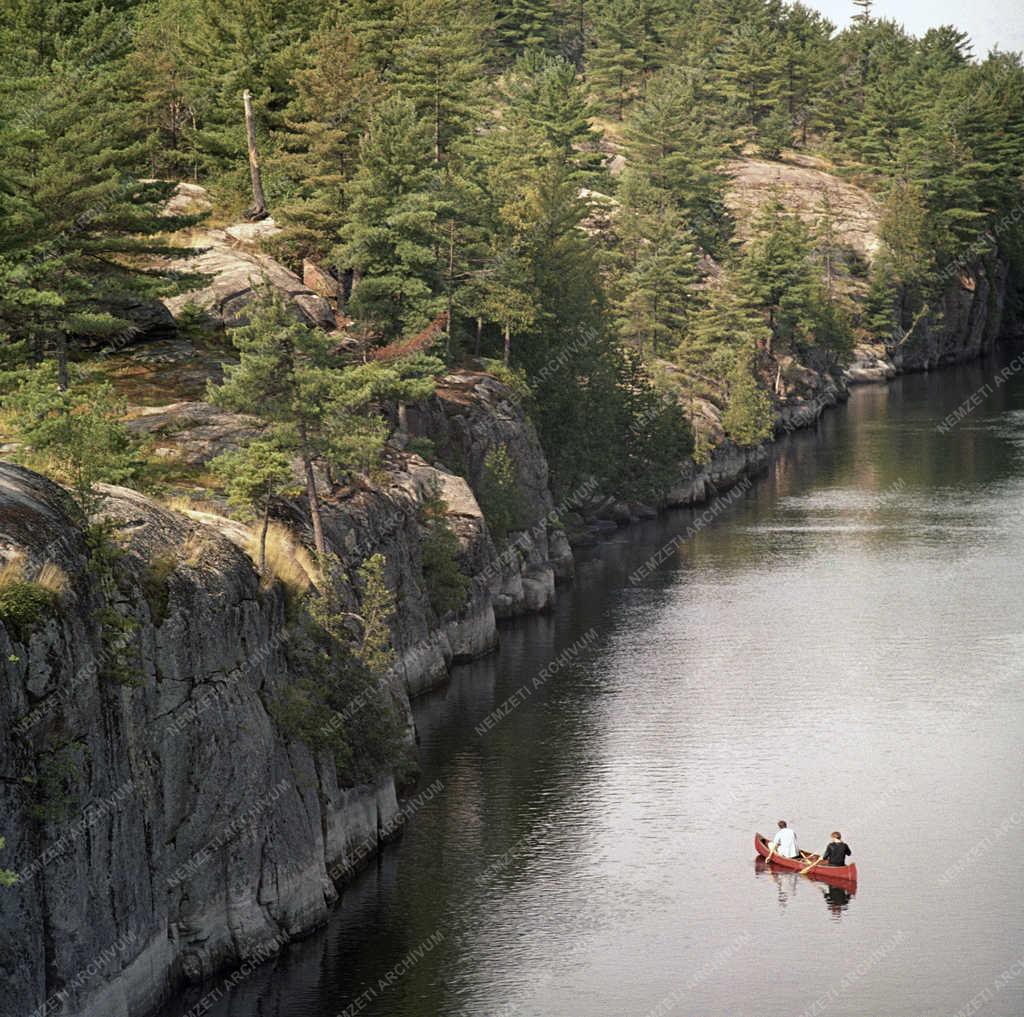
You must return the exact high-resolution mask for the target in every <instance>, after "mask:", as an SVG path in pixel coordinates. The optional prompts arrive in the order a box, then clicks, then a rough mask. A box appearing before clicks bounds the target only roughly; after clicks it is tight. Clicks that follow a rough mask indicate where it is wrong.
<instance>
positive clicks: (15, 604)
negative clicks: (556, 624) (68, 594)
mask: <svg viewBox="0 0 1024 1017" xmlns="http://www.w3.org/2000/svg"><path fill="white" fill-rule="evenodd" d="M56 603H57V600H56V597H55V596H54V595H53V593H51V592H50V591H49V590H46V589H43V587H41V586H39V585H37V584H36V583H33V582H31V581H30V580H27V579H15V580H12V581H10V582H7V583H5V584H4V585H3V586H0V623H2V624H3V626H4V627H5V628H6V629H7V631H8V632H9V633H10V634H11V638H12V639H13V640H14V642H16V643H24V642H27V641H28V637H29V636H30V635H31V634H32V630H33V629H34V628H35V627H36V626H37V625H38V624H39V623H40V622H42V621H44V620H45V619H46V618H48V617H50V616H51V615H52V614H53V610H54V608H55V606H56Z"/></svg>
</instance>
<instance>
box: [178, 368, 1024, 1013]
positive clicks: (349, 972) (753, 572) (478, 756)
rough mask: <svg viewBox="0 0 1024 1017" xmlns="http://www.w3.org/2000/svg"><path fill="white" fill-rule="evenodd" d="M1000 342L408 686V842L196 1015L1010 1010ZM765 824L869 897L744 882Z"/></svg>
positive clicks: (1013, 997)
mask: <svg viewBox="0 0 1024 1017" xmlns="http://www.w3.org/2000/svg"><path fill="white" fill-rule="evenodd" d="M1012 352H1016V351H1011V353H1004V354H1003V355H1002V356H1001V357H1000V358H999V359H998V360H991V361H987V362H985V363H984V364H982V365H979V366H975V367H970V368H965V369H956V370H951V371H944V372H940V373H937V374H933V375H931V376H923V375H918V376H911V377H907V378H903V379H901V380H898V381H896V382H894V383H893V384H891V385H888V386H885V387H865V388H860V389H857V390H855V391H854V393H853V395H852V398H851V399H850V402H849V404H848V405H847V406H846V407H845V408H841V409H838V410H834V411H831V412H829V413H828V414H827V415H826V416H825V418H824V420H823V421H822V423H821V424H820V426H819V427H818V428H817V429H816V430H814V431H811V432H806V433H802V434H796V435H794V436H792V437H791V438H789V439H787V440H786V441H784V442H782V443H781V444H780V446H779V447H778V449H777V450H776V453H775V457H774V462H773V465H772V468H771V470H770V472H769V473H768V474H766V475H765V476H764V477H763V478H762V479H760V480H759V481H758V482H757V483H756V484H755V485H753V486H752V487H751V489H750V491H749V492H748V493H747V494H746V495H745V496H744V497H743V498H740V499H738V500H737V501H736V502H735V503H734V504H732V505H731V506H730V507H729V508H728V509H727V510H725V511H723V512H722V514H721V516H720V517H719V518H718V519H717V521H716V522H715V524H714V525H712V526H710V527H708V528H705V529H703V530H702V531H700V532H699V533H697V534H696V535H695V536H693V537H692V538H691V539H690V540H688V541H687V542H686V543H685V544H684V545H683V547H682V549H681V550H680V551H679V552H678V553H676V554H673V555H672V556H671V557H670V558H669V559H668V560H667V561H665V562H664V563H663V564H661V565H660V567H658V568H657V569H654V570H653V571H652V573H651V574H650V575H648V576H646V578H643V579H642V580H641V581H639V582H631V580H630V576H631V574H633V573H634V570H636V569H637V568H638V567H640V566H642V565H643V564H644V562H645V561H647V560H648V559H649V557H650V556H651V555H652V553H654V552H656V551H657V550H658V549H659V548H662V547H663V546H664V545H665V543H666V541H668V540H670V539H671V538H672V537H673V536H674V535H675V534H677V533H680V532H685V530H686V527H687V526H688V525H690V524H691V523H692V522H693V519H694V514H692V513H688V512H678V513H675V514H673V515H671V516H668V517H664V518H662V519H661V520H659V521H657V522H654V523H649V524H645V525H643V526H636V527H632V528H629V529H626V530H623V531H620V532H619V533H618V534H616V535H613V539H612V540H611V541H609V542H607V543H605V544H603V545H602V546H601V547H600V548H597V549H595V550H593V551H591V552H588V553H587V554H586V555H585V556H583V558H582V560H581V562H580V567H579V576H578V579H577V582H576V583H575V585H574V586H573V587H572V588H571V589H567V590H565V591H564V593H563V595H562V597H561V599H560V602H559V605H558V609H557V610H556V611H555V612H554V614H552V615H550V616H548V617H543V618H534V619H529V620H526V621H523V622H520V623H517V624H514V625H511V626H509V627H507V628H506V629H504V631H503V635H502V649H501V653H500V654H499V655H498V656H496V657H494V658H492V659H490V660H486V661H481V662H479V663H476V664H473V665H471V666H467V667H463V668H460V669H458V671H457V672H456V674H455V675H454V677H453V680H452V681H451V683H450V684H449V685H447V686H446V687H445V688H443V689H441V690H440V691H438V692H436V693H434V694H432V695H430V696H428V697H426V698H424V699H422V700H420V701H419V702H418V703H417V723H418V726H419V730H420V732H421V736H422V746H421V748H422V764H423V780H422V784H421V785H420V788H421V789H423V788H428V787H429V786H431V785H432V784H433V783H434V782H435V781H436V782H440V784H439V785H434V786H435V787H438V786H439V787H440V788H441V790H440V791H439V793H437V794H435V795H434V796H433V797H432V798H431V800H430V801H425V802H423V804H422V806H421V807H420V808H418V809H417V811H416V814H415V816H414V818H412V820H411V821H410V823H409V824H408V827H407V831H406V834H405V836H404V838H403V840H402V841H401V842H400V843H398V844H396V845H394V846H392V847H390V848H389V849H388V850H387V851H386V852H385V854H384V855H383V857H382V858H381V859H380V860H379V862H378V863H377V864H376V865H374V866H373V867H371V868H370V869H369V870H368V871H366V872H364V873H363V874H362V875H361V876H360V877H359V878H358V879H357V880H356V881H355V882H354V883H353V884H352V885H351V886H350V887H349V888H348V889H347V890H346V891H345V895H344V900H343V902H342V905H341V906H340V907H339V909H338V910H337V911H336V912H335V914H334V916H333V919H332V921H331V923H330V925H329V926H328V927H327V928H326V929H324V930H323V931H321V932H320V933H318V934H316V935H315V936H313V937H311V938H310V939H308V940H306V941H304V942H302V943H299V944H297V945H294V946H292V947H291V948H290V949H289V950H288V951H286V952H285V953H284V954H283V955H282V956H281V957H280V958H278V959H277V960H276V961H274V962H272V963H270V964H268V965H266V966H264V967H263V968H260V969H259V970H258V971H257V972H256V973H255V974H254V975H253V976H252V977H251V978H249V979H248V980H247V981H245V982H244V983H243V984H242V985H241V986H239V987H238V988H237V989H236V990H234V992H233V993H232V994H231V995H230V997H228V998H227V999H226V1000H225V1001H223V1002H222V1003H221V1004H219V1005H218V1006H217V1007H214V1009H213V1010H211V1011H210V1013H212V1014H214V1015H215V1017H228V1015H231V1017H243V1015H244V1017H250V1015H263V1017H336V1015H345V1017H347V1015H349V1014H355V1013H360V1014H363V1015H369V1017H470V1015H473V1017H477V1015H479V1017H494V1015H512V1014H516V1015H523V1017H624V1015H635V1017H667V1015H670V1014H671V1015H678V1017H708V1015H723V1017H754V1015H763V1017H817V1015H819V1014H829V1015H835V1017H840V1015H847V1017H942V1015H949V1017H953V1015H955V1014H956V1013H957V1011H958V1010H960V1011H962V1014H961V1017H964V1015H966V1014H973V1013H979V1014H982V1015H984V1017H1009V1015H1019V1014H1021V1013H1024V912H1022V908H1021V892H1020V887H1019V872H1020V868H1019V865H1018V862H1019V861H1020V858H1021V834H1022V831H1024V792H1022V785H1024V781H1022V778H1024V753H1022V733H1024V720H1022V717H1024V709H1022V706H1024V704H1022V698H1024V683H1022V674H1024V630H1022V624H1021V620H1022V615H1021V609H1022V599H1024V597H1022V595H1024V582H1022V579H1024V372H1021V374H1019V375H1015V376H1013V377H1011V378H1010V380H1009V381H1008V382H1007V383H1006V384H1003V385H1000V386H999V387H998V388H997V387H995V376H996V372H997V370H998V369H999V367H1001V366H1003V365H1004V364H1007V363H1008V362H1009V360H1010V357H1011V355H1012ZM986 385H987V386H989V391H988V394H987V395H985V394H984V391H985V390H982V394H981V395H980V396H979V399H980V401H981V405H980V406H978V407H977V408H976V409H975V410H974V411H973V412H972V413H970V414H969V415H968V416H967V417H966V418H965V419H963V420H962V421H961V422H960V423H959V424H958V425H956V426H954V427H952V428H951V429H949V430H948V432H947V433H942V432H941V431H940V430H939V429H937V424H938V423H939V422H940V421H941V420H942V418H943V417H945V416H946V415H947V414H949V413H951V412H952V411H954V410H955V409H956V407H957V406H958V405H959V404H961V403H962V401H963V400H965V399H967V398H968V397H970V396H971V395H972V393H975V392H977V391H978V390H979V389H980V388H981V386H986ZM584 644H585V645H584ZM574 645H575V646H576V648H577V650H578V651H579V652H578V653H576V654H575V657H574V659H572V660H569V659H568V658H569V657H570V656H571V654H567V653H565V651H566V649H567V648H569V647H573V646H574ZM581 646H582V649H580V647H581ZM560 654H562V659H563V661H565V662H566V663H565V666H564V667H562V668H561V669H560V670H559V671H558V673H557V674H555V675H553V676H552V677H551V678H550V679H549V680H547V681H545V682H542V683H541V684H540V686H539V687H538V688H536V689H533V679H534V677H535V676H537V675H538V674H540V673H541V672H542V671H543V669H544V668H545V666H546V665H548V664H549V662H550V661H552V660H553V659H555V658H558V657H559V655H560ZM524 684H526V685H527V686H529V687H530V688H531V689H532V691H531V694H530V695H528V696H526V697H521V698H523V701H522V702H521V704H520V705H518V706H517V707H516V708H515V709H514V710H512V712H511V713H509V714H508V715H507V716H505V717H504V718H503V719H501V720H500V722H498V723H496V724H495V725H494V726H493V728H492V729H491V730H489V731H486V732H485V733H483V734H479V733H477V731H476V730H475V727H476V725H478V724H480V722H481V721H483V720H484V718H486V717H487V716H488V715H489V714H490V713H491V711H492V710H494V709H495V708H496V707H498V706H500V704H502V703H503V702H504V701H505V700H506V699H508V697H509V696H512V695H513V694H514V693H516V691H517V690H518V689H520V688H521V687H522V686H523V685H524ZM779 818H785V819H787V820H788V821H789V823H790V825H792V826H793V827H795V829H796V831H797V834H798V836H799V838H800V842H801V845H802V846H804V847H807V848H811V849H815V850H820V849H821V848H822V847H823V846H824V844H825V843H826V841H827V837H828V833H829V831H831V830H832V829H838V830H840V831H842V833H843V836H844V838H845V839H846V840H847V841H848V843H849V844H850V845H851V847H852V849H853V859H852V860H854V861H856V862H857V865H858V868H859V872H860V881H859V885H858V886H857V890H856V893H855V894H854V895H853V896H852V897H851V896H847V895H846V894H844V893H843V892H841V891H832V890H830V888H829V887H828V886H827V885H825V884H823V883H816V882H811V881H810V880H808V879H806V878H800V877H798V876H797V875H795V874H788V875H786V874H782V875H779V874H775V875H773V874H772V873H770V872H764V871H758V868H757V866H755V863H754V851H753V845H752V840H753V834H754V831H755V829H756V830H761V831H762V832H769V831H772V830H774V827H775V822H776V820H777V819H779ZM192 1001H194V1000H192ZM189 1002H190V1000H183V1001H182V1004H181V1006H180V1009H184V1008H185V1006H186V1005H188V1004H189Z"/></svg>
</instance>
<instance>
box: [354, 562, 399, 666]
mask: <svg viewBox="0 0 1024 1017" xmlns="http://www.w3.org/2000/svg"><path fill="white" fill-rule="evenodd" d="M385 565H386V560H385V558H384V555H382V554H374V555H371V556H370V557H369V558H367V559H366V561H364V562H363V564H362V565H360V566H359V569H358V573H359V579H360V580H361V582H362V584H363V600H362V604H361V606H360V612H361V614H360V617H361V619H362V629H363V634H362V641H361V643H360V645H359V650H358V652H357V654H356V655H357V656H358V657H359V659H360V660H361V661H362V662H363V663H364V664H365V665H366V666H367V667H368V668H369V670H370V672H371V674H375V675H383V674H386V673H387V672H388V670H389V669H390V668H391V667H392V666H393V665H394V662H395V651H394V649H393V648H392V646H391V629H390V622H391V619H392V618H393V617H394V616H395V595H394V593H392V591H391V588H390V587H389V586H388V584H387V580H386V579H385V578H384V566H385Z"/></svg>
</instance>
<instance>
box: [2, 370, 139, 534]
mask: <svg viewBox="0 0 1024 1017" xmlns="http://www.w3.org/2000/svg"><path fill="white" fill-rule="evenodd" d="M2 407H3V411H4V413H5V414H6V415H7V416H8V419H9V420H10V422H11V426H12V429H13V431H14V435H15V437H16V439H17V440H18V441H19V442H20V443H21V444H22V445H23V448H22V449H21V450H20V451H19V452H17V453H16V455H17V457H18V458H19V459H20V460H21V461H23V462H25V463H26V465H29V466H32V467H35V468H36V469H41V470H43V471H44V472H46V473H49V474H50V475H52V476H53V477H54V478H55V479H56V480H59V481H61V482H63V483H65V484H67V485H68V486H69V487H70V488H71V491H72V493H73V494H74V497H75V501H76V502H77V503H78V506H79V508H80V509H81V510H82V513H83V514H84V515H85V516H86V517H88V516H90V515H91V514H92V513H93V512H94V511H95V509H96V508H97V507H98V504H99V502H100V500H101V498H100V497H98V496H97V495H96V493H95V487H96V485H97V484H99V483H101V482H103V483H108V484H123V483H125V482H127V481H130V480H131V479H132V478H133V477H134V476H135V473H136V471H137V469H138V465H139V463H138V460H137V457H136V452H137V449H136V445H135V442H134V441H133V439H132V437H131V435H130V434H129V432H128V429H127V428H126V427H125V426H124V424H123V423H122V420H121V418H122V417H123V416H124V412H125V405H124V401H123V400H122V399H120V398H119V397H118V396H117V395H116V394H115V393H114V390H113V388H112V387H111V385H110V384H109V382H91V381H88V380H87V379H84V378H81V379H78V378H76V384H73V385H61V384H60V383H59V379H58V374H57V369H56V367H55V365H53V364H42V365H39V366H37V367H33V368H29V369H26V370H24V371H23V372H21V373H20V375H19V377H18V385H17V387H16V388H14V389H13V390H12V391H11V392H9V393H8V394H7V395H5V396H4V398H3V400H2Z"/></svg>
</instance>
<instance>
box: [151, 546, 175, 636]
mask: <svg viewBox="0 0 1024 1017" xmlns="http://www.w3.org/2000/svg"><path fill="white" fill-rule="evenodd" d="M177 567H178V559H177V558H176V557H175V556H174V555H173V554H171V553H170V552H167V553H164V554H159V555H157V556H156V557H155V558H154V559H153V560H152V561H151V562H150V563H149V564H148V565H147V566H146V567H145V568H144V569H143V571H142V594H143V596H144V597H145V598H146V603H147V604H149V614H150V617H151V618H152V620H153V624H154V625H156V626H157V627H159V626H160V625H163V623H164V622H165V621H166V620H167V611H168V607H169V606H170V602H171V576H172V575H174V571H175V569H176V568H177Z"/></svg>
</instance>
